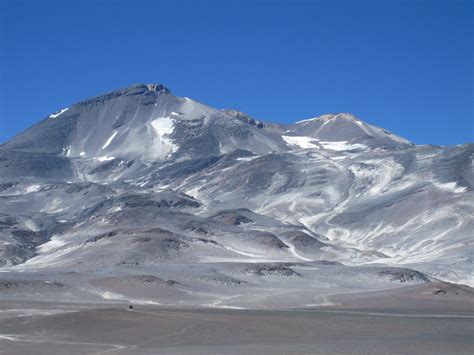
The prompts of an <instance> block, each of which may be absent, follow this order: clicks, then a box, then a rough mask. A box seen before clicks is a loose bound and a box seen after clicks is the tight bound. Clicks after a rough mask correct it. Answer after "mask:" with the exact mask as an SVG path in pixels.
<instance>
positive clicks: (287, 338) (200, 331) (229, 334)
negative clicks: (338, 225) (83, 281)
mask: <svg viewBox="0 0 474 355" xmlns="http://www.w3.org/2000/svg"><path fill="white" fill-rule="evenodd" d="M13 307H14V308H15V309H20V308H21V307H23V308H24V309H27V308H28V307H29V308H32V309H35V311H30V312H29V313H30V314H28V312H26V311H23V313H22V315H21V316H20V313H21V311H17V314H15V312H12V311H10V313H11V314H7V315H5V311H4V312H3V314H2V317H1V318H0V353H1V354H66V353H67V354H84V353H99V354H102V353H120V354H129V353H140V354H223V353H224V354H260V353H262V354H267V353H271V354H334V353H335V354H472V353H473V352H474V343H473V338H472V335H473V334H474V318H472V315H468V314H464V315H454V316H453V315H449V314H443V313H437V314H422V313H419V314H415V313H413V314H407V312H403V314H402V313H392V314H382V313H381V312H379V313H378V314H373V313H370V312H366V311H361V312H359V313H357V312H353V311H350V312H347V311H345V310H337V309H332V310H322V309H319V310H286V311H283V310H282V311H277V310H267V311H264V310H230V309H226V310H224V309H167V308H159V307H151V306H146V307H145V306H135V307H134V309H133V310H128V309H127V305H126V304H123V305H120V306H117V307H114V308H95V307H94V306H92V305H91V306H89V307H90V308H89V309H87V308H86V309H85V308H84V305H81V306H80V307H81V308H82V309H79V308H78V307H74V305H69V307H70V311H68V305H61V312H63V313H56V314H44V313H46V312H47V311H48V309H49V310H52V309H54V308H56V309H58V308H59V307H55V305H54V304H49V305H45V304H43V305H38V304H36V305H34V304H30V305H28V304H23V305H20V304H14V305H13V304H12V305H10V306H8V307H7V305H5V304H3V305H2V308H3V309H6V308H9V309H12V308H13ZM78 309H79V310H78ZM73 310H74V311H73Z"/></svg>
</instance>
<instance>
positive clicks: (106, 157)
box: [96, 156, 115, 162]
mask: <svg viewBox="0 0 474 355" xmlns="http://www.w3.org/2000/svg"><path fill="white" fill-rule="evenodd" d="M114 159H115V157H108V156H103V157H98V158H96V160H98V161H100V162H102V161H109V160H114Z"/></svg>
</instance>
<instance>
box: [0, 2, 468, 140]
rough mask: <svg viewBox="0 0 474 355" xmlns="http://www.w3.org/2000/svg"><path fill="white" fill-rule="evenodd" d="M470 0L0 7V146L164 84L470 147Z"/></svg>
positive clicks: (269, 111)
mask: <svg viewBox="0 0 474 355" xmlns="http://www.w3.org/2000/svg"><path fill="white" fill-rule="evenodd" d="M473 10H474V9H473V1H470V0H464V1H463V0H445V1H436V0H426V1H422V0H407V1H403V0H385V1H384V0H373V1H369V0H345V1H344V0H339V1H338V0H331V1H330V0H327V1H324V0H320V1H318V0H314V1H309V0H307V1H303V0H302V1H298V0H296V1H295V0H287V1H269V0H267V1H258V0H253V1H209V0H208V1H206V0H201V1H197V0H195V1H191V0H188V1H180V0H177V1H176V0H168V1H137V0H127V1H120V0H115V1H114V0H109V1H106V0H95V1H85V0H81V1H78V0H75V1H67V0H63V1H53V0H41V1H38V0H35V1H33V0H30V1H21V0H16V1H9V0H0V26H1V27H0V28H1V37H0V75H1V76H0V142H3V141H5V140H7V139H9V138H10V137H12V136H13V135H15V134H17V133H18V132H20V131H22V130H23V129H25V128H27V127H29V126H30V125H32V124H33V123H35V122H37V121H39V120H40V119H42V118H44V117H46V116H47V115H49V114H50V113H52V112H54V111H56V110H58V109H60V108H62V107H67V106H68V105H70V104H72V103H74V102H77V101H78V100H82V99H85V98H88V97H90V96H94V95H97V94H101V93H103V92H107V91H111V90H114V89H116V88H120V87H124V86H128V85H130V84H133V83H140V82H143V83H149V82H160V83H163V84H164V85H166V86H168V87H169V88H170V89H171V90H172V91H173V92H174V93H175V94H176V95H179V96H189V97H192V98H194V99H196V100H198V101H201V102H203V103H206V104H209V105H211V106H214V107H218V108H224V107H232V108H237V109H240V110H242V111H245V112H247V113H249V114H250V115H252V116H254V117H256V118H260V119H265V120H271V121H276V122H284V123H290V122H294V121H297V120H301V119H304V118H309V117H314V116H317V115H320V114H324V113H330V112H352V113H355V114H356V115H358V116H359V117H360V118H361V119H363V120H365V121H366V122H368V123H372V124H376V125H379V126H382V127H384V128H387V129H389V130H391V131H393V132H394V133H397V134H399V135H402V136H404V137H406V138H408V139H411V140H412V141H414V142H416V143H431V144H440V145H448V144H449V145H450V144H459V143H466V142H474V112H473V101H474V93H473V81H474V74H473V43H474V42H473V28H474V21H473V16H474V11H473Z"/></svg>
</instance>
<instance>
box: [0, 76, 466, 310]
mask: <svg viewBox="0 0 474 355" xmlns="http://www.w3.org/2000/svg"><path fill="white" fill-rule="evenodd" d="M473 156H474V144H464V145H459V146H455V147H437V146H429V145H415V144H413V143H411V142H409V141H408V140H406V139H404V138H401V137H399V136H396V135H394V134H392V133H391V132H388V131H386V130H384V129H382V128H378V127H375V126H372V125H369V124H367V123H365V122H363V121H361V120H360V119H358V118H357V117H355V116H353V115H351V114H346V113H341V114H329V115H323V116H321V117H316V118H312V119H306V120H303V121H299V122H296V123H295V124H293V125H279V124H272V123H268V122H263V121H259V120H257V119H254V118H252V117H250V116H248V115H246V114H245V113H242V112H239V111H236V110H218V109H214V108H212V107H209V106H206V105H204V104H201V103H199V102H196V101H194V100H191V99H189V98H186V97H184V98H183V97H176V96H174V95H173V94H172V93H171V91H170V90H169V89H167V88H165V87H164V86H162V85H159V84H152V85H151V84H149V85H135V86H132V87H129V88H125V89H122V90H118V91H114V92H112V93H109V94H106V95H102V96H98V97H95V98H92V99H89V100H86V101H82V102H80V103H77V104H74V105H72V106H71V107H69V108H65V109H61V110H59V111H58V112H56V113H53V114H51V115H50V116H49V117H46V118H45V119H44V120H42V121H40V122H39V123H38V124H36V125H35V126H33V127H31V128H29V129H27V130H26V131H24V132H23V133H21V134H19V135H18V136H16V137H14V138H13V139H11V140H10V141H8V142H6V143H4V144H3V145H1V146H0V201H1V203H0V236H1V238H0V243H1V245H0V265H1V266H2V268H1V269H0V271H2V272H1V273H0V277H1V280H3V281H2V282H3V284H2V285H3V286H2V285H0V287H2V288H3V292H2V296H3V297H19V295H21V297H29V296H28V295H33V294H35V296H34V297H39V298H41V297H52V296H51V295H54V297H59V298H66V299H68V298H71V297H72V298H77V299H84V298H86V299H96V298H99V299H106V300H113V299H121V300H123V299H127V300H133V301H134V302H145V303H146V302H151V303H160V304H199V305H208V306H215V307H218V306H227V307H231V306H232V307H261V306H265V307H285V306H286V307H291V306H302V305H303V306H304V305H305V306H308V305H312V304H324V302H327V296H328V295H332V294H335V293H347V292H355V291H366V290H374V289H377V290H380V289H390V288H395V287H400V286H401V285H407V284H418V283H427V282H431V281H434V280H442V281H450V282H455V283H464V284H468V285H471V286H472V285H473V284H474V279H473V278H472V261H473V242H472V240H473V239H472V236H473V234H472V233H473V232H472V231H473V230H474V193H473V186H474V172H473ZM28 290H31V291H32V292H27V291H28ZM31 297H33V296H31Z"/></svg>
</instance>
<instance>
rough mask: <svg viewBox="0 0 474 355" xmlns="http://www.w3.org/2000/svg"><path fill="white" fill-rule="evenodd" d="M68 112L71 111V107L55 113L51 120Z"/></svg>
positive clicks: (50, 116)
mask: <svg viewBox="0 0 474 355" xmlns="http://www.w3.org/2000/svg"><path fill="white" fill-rule="evenodd" d="M67 110H69V107H66V108H63V109H62V110H59V111H56V112H55V113H53V114H51V115H49V118H56V117H58V116H60V115H62V114H63V113H64V112H66V111H67Z"/></svg>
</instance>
